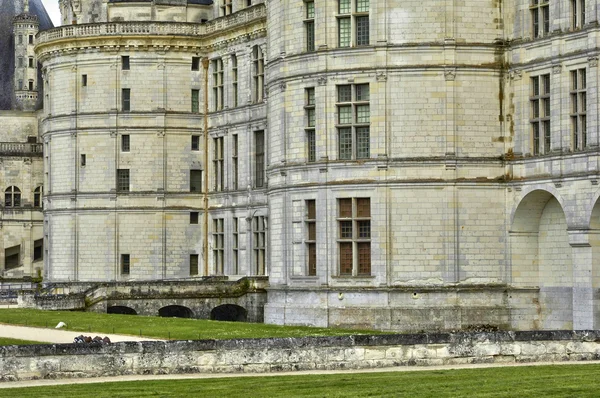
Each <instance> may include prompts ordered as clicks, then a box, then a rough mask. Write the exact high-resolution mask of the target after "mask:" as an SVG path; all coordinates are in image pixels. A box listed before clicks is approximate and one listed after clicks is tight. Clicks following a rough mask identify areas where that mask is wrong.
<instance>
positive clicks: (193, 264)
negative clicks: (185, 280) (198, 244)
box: [189, 253, 199, 276]
mask: <svg viewBox="0 0 600 398" xmlns="http://www.w3.org/2000/svg"><path fill="white" fill-rule="evenodd" d="M198 265H199V256H198V254H196V253H191V254H190V269H189V274H190V276H197V275H198V269H199V267H198Z"/></svg>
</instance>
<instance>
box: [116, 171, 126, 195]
mask: <svg viewBox="0 0 600 398" xmlns="http://www.w3.org/2000/svg"><path fill="white" fill-rule="evenodd" d="M117 192H129V169H117Z"/></svg>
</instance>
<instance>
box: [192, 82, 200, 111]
mask: <svg viewBox="0 0 600 398" xmlns="http://www.w3.org/2000/svg"><path fill="white" fill-rule="evenodd" d="M190 96H191V109H190V112H192V113H200V90H198V89H197V88H193V89H191V91H190Z"/></svg>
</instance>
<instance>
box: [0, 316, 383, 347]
mask: <svg viewBox="0 0 600 398" xmlns="http://www.w3.org/2000/svg"><path fill="white" fill-rule="evenodd" d="M61 321H62V322H65V323H66V324H67V330H72V331H78V332H82V333H84V334H85V333H92V334H102V333H104V334H108V333H117V334H130V335H135V336H139V335H140V333H141V335H142V336H144V337H156V338H160V339H169V338H170V339H172V340H195V339H237V338H266V337H305V336H345V335H351V334H360V333H363V334H365V333H369V334H379V333H382V332H377V331H358V330H343V329H325V328H310V327H295V326H276V325H265V324H259V323H245V322H218V321H207V320H199V319H182V318H161V317H154V316H139V315H118V314H97V313H93V312H73V311H40V310H31V309H0V323H8V324H13V325H26V326H38V327H50V328H53V327H54V326H56V324H58V322H61Z"/></svg>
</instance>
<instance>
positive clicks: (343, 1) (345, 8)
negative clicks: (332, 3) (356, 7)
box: [338, 0, 352, 14]
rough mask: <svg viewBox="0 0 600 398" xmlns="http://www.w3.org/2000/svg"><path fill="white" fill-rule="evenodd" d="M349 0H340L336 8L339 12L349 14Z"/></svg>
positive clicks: (350, 5) (350, 4)
mask: <svg viewBox="0 0 600 398" xmlns="http://www.w3.org/2000/svg"><path fill="white" fill-rule="evenodd" d="M351 7H352V3H351V0H340V7H339V9H338V11H339V13H340V14H349V13H350V12H351V11H352V9H351Z"/></svg>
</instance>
